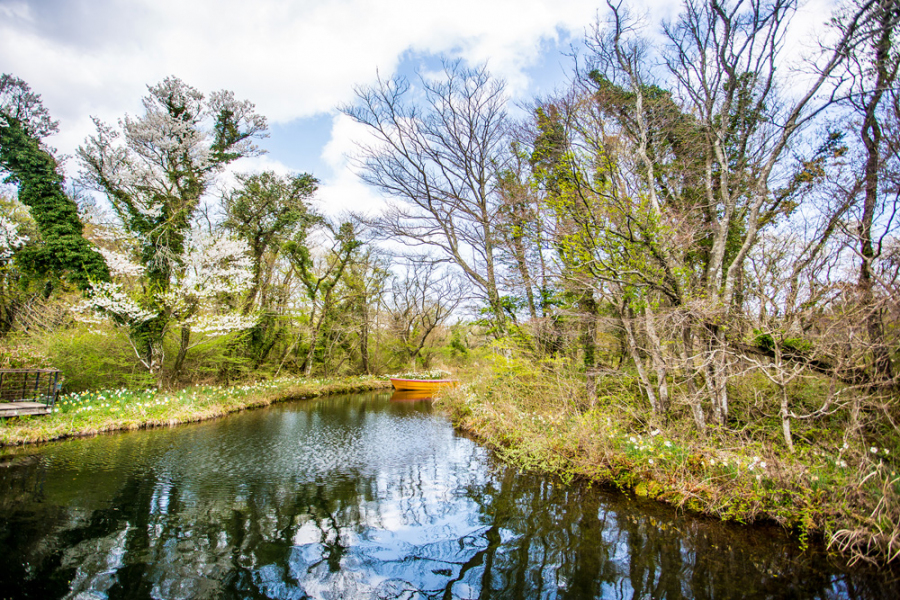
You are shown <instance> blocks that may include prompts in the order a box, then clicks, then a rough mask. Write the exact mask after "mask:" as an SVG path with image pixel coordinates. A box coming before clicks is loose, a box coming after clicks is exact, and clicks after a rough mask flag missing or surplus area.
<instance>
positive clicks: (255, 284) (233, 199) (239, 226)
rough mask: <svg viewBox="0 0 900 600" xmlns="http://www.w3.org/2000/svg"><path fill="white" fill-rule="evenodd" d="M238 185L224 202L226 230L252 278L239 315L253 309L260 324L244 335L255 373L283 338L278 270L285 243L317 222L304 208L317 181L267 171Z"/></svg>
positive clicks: (241, 178)
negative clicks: (242, 249)
mask: <svg viewBox="0 0 900 600" xmlns="http://www.w3.org/2000/svg"><path fill="white" fill-rule="evenodd" d="M237 180H238V186H237V188H236V189H234V190H233V191H231V192H230V193H228V194H226V195H225V197H224V202H223V204H224V208H225V222H224V226H225V227H226V228H227V229H229V230H230V231H232V232H234V234H235V235H237V237H239V238H240V239H242V240H243V241H244V242H246V244H247V246H248V247H249V249H250V258H251V265H252V267H251V268H252V270H253V279H252V282H251V284H250V289H249V291H248V292H247V294H246V296H245V297H244V299H243V302H244V305H243V308H242V312H243V314H244V315H248V314H250V313H251V312H252V311H254V310H255V311H256V312H257V313H258V314H259V320H258V322H257V324H256V326H255V327H253V329H251V330H250V331H249V332H248V334H249V335H248V338H247V343H246V345H245V347H244V352H245V353H246V355H247V356H249V357H250V358H251V360H252V361H253V364H254V366H255V367H257V368H258V367H259V366H260V365H261V364H262V363H263V361H265V360H266V358H267V357H268V356H269V353H270V352H271V351H272V349H273V348H274V347H275V345H276V344H278V342H279V341H280V340H281V339H283V338H284V336H285V331H286V328H285V322H284V319H281V318H280V317H282V316H283V314H284V312H285V311H286V310H287V305H288V304H289V302H288V298H287V296H288V294H287V293H286V288H287V286H286V285H285V283H286V282H285V279H284V278H279V277H278V270H279V269H278V266H279V264H280V262H282V261H281V260H280V259H281V258H282V257H283V254H284V252H283V247H284V244H286V243H288V242H289V241H291V240H292V239H294V238H296V237H297V236H300V237H303V236H305V232H306V230H307V229H308V228H309V227H310V226H311V225H313V224H315V223H318V222H319V221H320V220H321V217H319V216H318V215H317V214H315V213H314V212H313V211H312V210H311V209H310V207H309V204H308V202H309V200H310V199H311V198H312V196H313V194H315V192H316V188H317V185H318V182H317V180H316V178H315V177H313V176H312V175H310V174H308V173H301V174H294V175H288V176H284V177H282V176H279V175H277V174H276V173H273V172H271V171H265V172H263V173H254V174H251V175H238V176H237ZM288 279H289V278H288Z"/></svg>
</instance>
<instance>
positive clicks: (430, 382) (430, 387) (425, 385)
mask: <svg viewBox="0 0 900 600" xmlns="http://www.w3.org/2000/svg"><path fill="white" fill-rule="evenodd" d="M391 385H393V386H394V389H395V390H397V391H398V392H400V391H403V392H436V391H437V390H438V389H439V388H442V387H453V386H457V385H459V380H458V379H394V378H393V377H392V378H391Z"/></svg>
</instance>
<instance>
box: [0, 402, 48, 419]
mask: <svg viewBox="0 0 900 600" xmlns="http://www.w3.org/2000/svg"><path fill="white" fill-rule="evenodd" d="M50 412H51V409H50V407H49V406H47V405H46V404H44V403H43V402H0V418H3V417H24V416H25V415H49V414H50Z"/></svg>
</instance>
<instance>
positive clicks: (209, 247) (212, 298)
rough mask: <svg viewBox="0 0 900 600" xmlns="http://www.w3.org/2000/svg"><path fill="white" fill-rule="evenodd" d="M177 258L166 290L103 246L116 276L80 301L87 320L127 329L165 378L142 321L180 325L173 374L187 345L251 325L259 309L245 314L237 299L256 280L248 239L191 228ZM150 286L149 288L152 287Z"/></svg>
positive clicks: (146, 362)
mask: <svg viewBox="0 0 900 600" xmlns="http://www.w3.org/2000/svg"><path fill="white" fill-rule="evenodd" d="M185 245H186V247H185V251H184V254H183V255H182V256H181V257H180V260H179V263H181V264H183V265H184V267H183V268H182V269H179V271H178V273H177V275H176V276H174V277H173V279H172V280H171V281H170V282H169V286H168V288H167V289H166V290H161V289H159V288H155V289H154V288H152V287H148V280H147V277H146V269H145V268H144V267H143V266H142V265H140V264H137V263H136V262H133V261H132V260H131V259H130V258H129V256H128V255H127V254H126V253H124V252H121V251H117V250H109V249H102V250H101V253H102V254H103V256H104V257H105V258H106V260H107V264H108V265H109V267H110V271H111V272H112V274H113V277H114V281H113V282H110V283H103V282H101V283H95V284H93V286H92V290H91V294H90V297H89V299H88V300H87V301H85V302H84V303H83V304H82V305H81V306H80V307H79V311H80V312H81V313H82V314H85V315H86V317H82V319H83V320H98V319H108V320H111V321H112V322H113V323H114V324H115V325H117V326H119V327H123V328H125V329H127V330H128V333H129V339H130V340H131V343H132V345H133V347H134V349H135V353H136V354H137V356H138V359H139V360H140V361H141V362H142V363H143V364H144V366H145V367H146V368H147V369H148V370H149V371H151V372H152V373H154V374H155V375H157V377H158V378H159V380H160V382H162V377H163V375H164V374H163V373H162V371H161V366H159V365H155V364H154V363H152V362H151V360H153V358H157V359H159V360H160V361H161V360H162V359H164V358H165V357H164V356H151V357H148V356H146V355H144V354H142V352H141V348H142V346H143V345H144V344H145V343H146V340H145V339H144V338H143V337H142V336H143V335H144V331H145V330H144V328H143V325H145V324H147V323H151V322H154V321H155V322H158V323H165V324H166V329H165V330H163V332H162V334H163V336H164V335H165V334H166V333H168V331H170V330H172V329H178V330H179V331H180V339H179V347H178V354H177V356H176V358H175V362H174V365H173V367H172V369H171V372H170V373H169V374H167V377H169V378H170V379H175V378H177V377H178V376H179V375H180V374H181V371H182V367H183V365H184V360H185V358H186V356H187V353H188V351H189V350H190V349H191V348H194V347H196V346H198V345H200V344H203V343H205V342H208V341H210V340H211V339H212V338H214V337H218V336H221V335H226V334H229V333H232V332H235V331H241V330H245V329H249V328H251V327H253V326H254V325H255V324H256V315H255V314H243V313H242V311H241V310H240V309H239V303H238V302H236V301H235V300H234V299H235V298H239V297H240V296H242V295H243V294H245V293H246V292H247V291H248V290H249V288H250V286H251V285H252V281H253V269H252V260H251V257H250V251H249V247H248V246H247V244H246V242H244V241H242V240H239V239H236V238H234V237H231V236H227V235H226V236H214V235H211V234H203V233H197V232H192V233H190V235H189V236H188V237H187V238H186V243H185ZM148 289H149V290H150V291H149V293H148Z"/></svg>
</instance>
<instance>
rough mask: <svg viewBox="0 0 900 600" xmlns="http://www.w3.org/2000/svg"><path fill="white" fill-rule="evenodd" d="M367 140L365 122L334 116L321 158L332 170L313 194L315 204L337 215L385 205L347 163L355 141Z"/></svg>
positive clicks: (338, 115) (367, 133) (364, 212)
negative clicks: (361, 123)
mask: <svg viewBox="0 0 900 600" xmlns="http://www.w3.org/2000/svg"><path fill="white" fill-rule="evenodd" d="M367 139H370V134H369V131H368V130H367V128H366V127H365V126H364V125H360V124H359V123H356V122H355V121H353V119H351V118H350V117H348V116H346V115H343V114H337V115H335V117H334V119H333V120H332V127H331V140H330V141H329V142H328V143H327V144H326V145H325V147H324V148H323V149H322V160H323V161H324V162H325V164H326V165H327V167H328V168H329V169H330V171H331V173H330V174H328V175H326V176H325V177H324V178H323V181H322V184H321V185H320V186H319V191H318V193H317V194H316V199H317V203H318V206H319V208H320V210H322V211H323V212H325V213H326V214H328V215H332V216H337V215H340V214H341V213H345V212H350V211H352V212H357V213H363V214H374V213H377V212H379V211H380V210H381V209H382V208H383V207H384V204H385V202H384V199H383V198H382V197H381V196H380V195H379V194H378V193H377V192H375V191H374V190H373V189H372V188H370V187H369V186H367V185H365V184H364V183H362V182H361V181H360V180H359V178H358V177H357V176H356V174H355V173H354V172H353V170H352V168H351V166H350V164H349V162H350V161H349V157H351V156H352V155H353V154H354V153H355V150H356V144H357V143H365V141H366V140H367Z"/></svg>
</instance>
